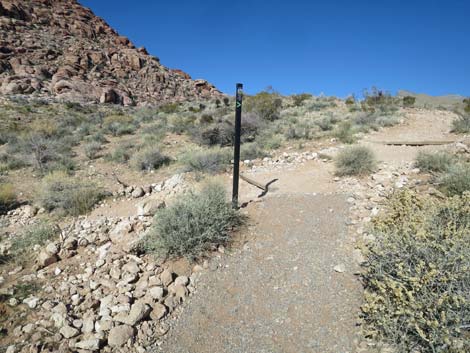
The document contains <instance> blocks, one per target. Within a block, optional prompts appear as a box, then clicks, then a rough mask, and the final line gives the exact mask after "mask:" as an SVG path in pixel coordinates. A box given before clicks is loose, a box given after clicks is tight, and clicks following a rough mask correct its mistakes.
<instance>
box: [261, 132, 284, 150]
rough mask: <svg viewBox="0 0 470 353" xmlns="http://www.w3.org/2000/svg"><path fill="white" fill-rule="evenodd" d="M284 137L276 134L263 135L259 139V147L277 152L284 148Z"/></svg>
mask: <svg viewBox="0 0 470 353" xmlns="http://www.w3.org/2000/svg"><path fill="white" fill-rule="evenodd" d="M282 141H283V140H282V137H281V136H280V135H276V134H270V133H263V134H261V135H260V136H259V137H258V138H257V139H256V142H257V143H258V145H259V146H260V147H261V148H262V149H265V150H275V149H278V148H279V147H281V146H282Z"/></svg>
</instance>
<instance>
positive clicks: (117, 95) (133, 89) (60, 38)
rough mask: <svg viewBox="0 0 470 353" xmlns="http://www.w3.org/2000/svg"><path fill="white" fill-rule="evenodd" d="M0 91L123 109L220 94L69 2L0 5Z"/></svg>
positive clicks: (3, 0) (4, 0) (8, 0)
mask: <svg viewBox="0 0 470 353" xmlns="http://www.w3.org/2000/svg"><path fill="white" fill-rule="evenodd" d="M0 94H3V95H10V94H27V95H36V96H51V97H56V98H59V99H64V100H70V101H80V102H101V103H115V104H124V105H133V104H141V103H162V102H171V101H179V100H185V99H195V98H209V97H212V96H220V95H221V93H220V92H219V91H218V90H217V89H216V88H215V87H214V86H212V85H211V84H209V83H208V82H207V81H205V80H191V78H190V77H189V75H187V74H186V73H184V72H182V71H180V70H171V69H168V68H166V67H165V66H163V65H161V64H160V62H159V59H158V58H156V57H154V56H151V55H149V54H148V53H147V51H146V50H145V48H136V47H135V46H134V45H133V44H132V42H130V41H129V39H128V38H126V37H123V36H120V35H119V34H118V33H116V31H115V30H113V29H112V28H111V27H110V26H109V25H108V24H107V23H106V22H105V21H104V20H102V19H101V18H99V17H97V16H95V15H94V14H93V12H91V11H90V10H89V9H87V8H84V7H83V6H81V5H80V4H79V3H78V2H77V1H75V0H0Z"/></svg>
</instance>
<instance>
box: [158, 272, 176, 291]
mask: <svg viewBox="0 0 470 353" xmlns="http://www.w3.org/2000/svg"><path fill="white" fill-rule="evenodd" d="M160 279H161V280H162V283H163V285H164V286H165V287H168V286H169V285H170V284H171V283H172V282H173V273H171V271H169V270H164V271H163V272H162V273H161V274H160Z"/></svg>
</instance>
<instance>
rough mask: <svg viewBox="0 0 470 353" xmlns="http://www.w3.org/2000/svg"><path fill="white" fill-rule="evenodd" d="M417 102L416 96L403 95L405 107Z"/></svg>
mask: <svg viewBox="0 0 470 353" xmlns="http://www.w3.org/2000/svg"><path fill="white" fill-rule="evenodd" d="M415 102H416V97H412V96H405V97H403V106H405V107H412V106H413V105H415Z"/></svg>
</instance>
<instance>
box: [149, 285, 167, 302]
mask: <svg viewBox="0 0 470 353" xmlns="http://www.w3.org/2000/svg"><path fill="white" fill-rule="evenodd" d="M149 294H150V296H151V297H152V298H153V299H155V300H160V299H162V298H163V294H164V291H163V288H162V287H152V288H150V289H149Z"/></svg>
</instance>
